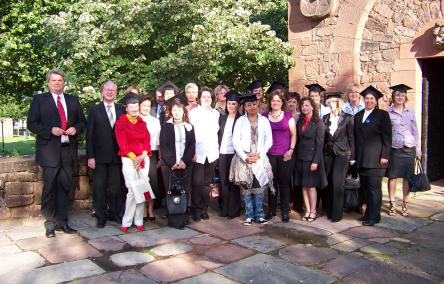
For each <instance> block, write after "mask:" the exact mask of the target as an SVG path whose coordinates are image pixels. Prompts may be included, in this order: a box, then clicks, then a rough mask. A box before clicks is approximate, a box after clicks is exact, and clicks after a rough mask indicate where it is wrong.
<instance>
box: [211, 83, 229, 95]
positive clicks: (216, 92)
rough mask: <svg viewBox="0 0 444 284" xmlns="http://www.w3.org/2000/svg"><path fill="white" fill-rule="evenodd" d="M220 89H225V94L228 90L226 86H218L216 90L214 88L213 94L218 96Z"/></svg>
mask: <svg viewBox="0 0 444 284" xmlns="http://www.w3.org/2000/svg"><path fill="white" fill-rule="evenodd" d="M222 89H225V90H226V91H227V92H228V91H229V90H230V89H229V88H228V87H227V86H226V85H218V86H217V87H216V88H214V94H215V95H216V96H218V95H219V92H220V90H222Z"/></svg>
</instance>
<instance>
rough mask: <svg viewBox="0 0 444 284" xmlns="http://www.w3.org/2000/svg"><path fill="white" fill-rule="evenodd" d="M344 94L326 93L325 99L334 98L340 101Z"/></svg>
mask: <svg viewBox="0 0 444 284" xmlns="http://www.w3.org/2000/svg"><path fill="white" fill-rule="evenodd" d="M342 94H343V93H342V92H328V93H325V98H326V99H327V100H328V99H332V98H338V99H340V98H342Z"/></svg>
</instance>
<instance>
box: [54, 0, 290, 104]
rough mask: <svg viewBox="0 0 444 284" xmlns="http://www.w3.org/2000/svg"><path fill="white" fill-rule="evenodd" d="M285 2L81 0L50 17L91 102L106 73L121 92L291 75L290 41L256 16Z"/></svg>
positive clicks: (73, 84)
mask: <svg viewBox="0 0 444 284" xmlns="http://www.w3.org/2000/svg"><path fill="white" fill-rule="evenodd" d="M285 2H286V1H285ZM279 3H280V4H279ZM282 3H283V1H277V2H276V1H265V0H175V1H159V0H157V1H156V0H115V1H107V2H103V1H94V0H80V1H79V2H77V3H75V4H73V5H71V6H70V8H68V9H67V10H66V12H61V13H59V14H58V15H56V16H51V17H49V18H48V19H47V20H46V22H47V23H48V29H47V34H48V39H49V40H50V42H49V44H50V47H51V48H52V49H53V50H54V51H56V54H57V57H56V62H57V64H56V65H58V66H59V67H60V68H62V69H63V70H65V71H66V72H67V75H68V84H69V85H68V86H67V88H68V89H72V90H75V93H76V94H79V95H80V98H81V100H82V102H83V103H84V104H90V103H93V102H96V101H98V100H99V99H100V96H99V94H98V87H99V85H100V83H101V82H104V81H106V80H114V81H115V82H116V83H117V85H118V86H119V87H120V95H122V92H123V90H124V89H125V87H127V86H129V85H137V86H139V87H141V88H142V89H143V90H144V91H145V93H152V91H153V90H154V88H155V87H158V86H159V85H160V84H162V83H163V82H164V81H165V80H168V79H169V80H172V81H174V82H175V83H177V84H178V85H179V86H183V85H184V84H186V83H188V82H195V83H197V84H199V85H208V86H215V85H216V84H219V83H225V84H227V85H229V86H233V87H235V88H237V89H238V90H239V91H243V89H244V87H245V86H246V85H247V84H248V83H249V81H251V80H253V79H256V78H260V79H263V80H265V81H268V82H270V81H272V80H276V79H280V80H286V78H287V77H288V75H287V74H288V67H290V66H292V65H294V61H293V60H292V59H291V57H290V54H291V53H292V48H291V46H290V45H289V44H288V43H286V42H283V41H282V39H281V38H279V37H277V36H276V33H275V31H273V30H271V28H270V26H269V25H266V24H262V23H261V22H260V21H257V19H262V18H261V16H260V15H263V14H264V13H267V12H268V11H270V10H273V9H274V10H276V9H277V8H279V7H281V6H282ZM279 5H281V6H279Z"/></svg>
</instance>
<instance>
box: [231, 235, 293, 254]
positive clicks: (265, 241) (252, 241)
mask: <svg viewBox="0 0 444 284" xmlns="http://www.w3.org/2000/svg"><path fill="white" fill-rule="evenodd" d="M231 242H233V243H236V244H238V245H241V246H244V247H247V248H249V249H255V250H257V251H260V252H263V253H267V252H270V251H274V250H277V249H279V248H281V247H284V246H285V245H286V243H284V242H281V241H278V240H276V239H272V238H270V237H267V236H261V235H253V236H248V237H243V238H239V239H234V240H232V241H231Z"/></svg>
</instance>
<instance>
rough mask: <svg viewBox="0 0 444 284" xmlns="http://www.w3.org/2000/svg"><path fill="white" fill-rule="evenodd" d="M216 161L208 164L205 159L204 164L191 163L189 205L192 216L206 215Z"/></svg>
mask: <svg viewBox="0 0 444 284" xmlns="http://www.w3.org/2000/svg"><path fill="white" fill-rule="evenodd" d="M216 163H217V160H216V161H214V162H212V163H209V162H208V159H205V164H200V163H193V181H192V184H193V189H192V191H191V192H192V193H191V204H192V206H193V214H194V216H200V215H201V214H203V213H207V210H208V203H209V202H210V182H211V178H212V177H213V175H214V169H215V166H216Z"/></svg>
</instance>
